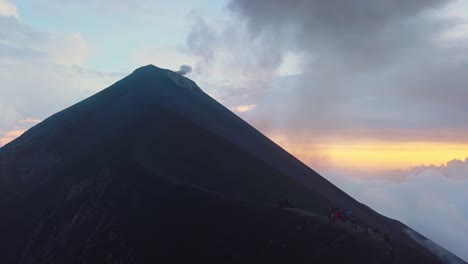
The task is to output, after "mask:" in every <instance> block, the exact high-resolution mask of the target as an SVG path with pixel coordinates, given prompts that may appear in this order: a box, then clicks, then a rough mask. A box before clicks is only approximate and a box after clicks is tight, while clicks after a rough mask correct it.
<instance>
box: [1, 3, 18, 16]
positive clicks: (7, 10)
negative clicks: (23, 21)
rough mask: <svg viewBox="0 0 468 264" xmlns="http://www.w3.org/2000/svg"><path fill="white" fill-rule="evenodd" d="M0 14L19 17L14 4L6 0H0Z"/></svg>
mask: <svg viewBox="0 0 468 264" xmlns="http://www.w3.org/2000/svg"><path fill="white" fill-rule="evenodd" d="M0 16H6V17H8V16H9V17H14V18H16V19H19V14H18V10H17V9H16V6H15V5H14V4H12V3H11V2H9V1H8V0H0Z"/></svg>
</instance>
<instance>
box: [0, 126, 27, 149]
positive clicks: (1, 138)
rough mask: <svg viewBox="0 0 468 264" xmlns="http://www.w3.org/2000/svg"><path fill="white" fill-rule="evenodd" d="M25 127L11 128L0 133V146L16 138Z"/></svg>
mask: <svg viewBox="0 0 468 264" xmlns="http://www.w3.org/2000/svg"><path fill="white" fill-rule="evenodd" d="M24 131H25V129H21V128H15V129H13V130H9V131H7V132H5V133H3V134H0V147H2V146H3V145H5V144H7V143H9V142H10V141H12V140H14V139H15V138H17V137H19V136H21V134H23V133H24Z"/></svg>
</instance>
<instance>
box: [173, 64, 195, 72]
mask: <svg viewBox="0 0 468 264" xmlns="http://www.w3.org/2000/svg"><path fill="white" fill-rule="evenodd" d="M191 71H192V67H190V66H189V65H185V64H184V65H180V68H179V70H178V71H176V72H177V73H178V74H180V75H187V74H189V73H190V72H191Z"/></svg>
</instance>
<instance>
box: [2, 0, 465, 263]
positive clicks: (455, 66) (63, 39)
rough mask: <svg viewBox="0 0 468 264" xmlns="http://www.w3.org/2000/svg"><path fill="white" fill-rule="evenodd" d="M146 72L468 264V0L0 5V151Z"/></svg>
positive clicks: (30, 0)
mask: <svg viewBox="0 0 468 264" xmlns="http://www.w3.org/2000/svg"><path fill="white" fill-rule="evenodd" d="M147 64H154V65H156V66H159V67H162V68H168V69H172V70H178V69H179V67H180V66H181V65H189V66H191V68H192V69H193V70H192V72H190V73H189V74H188V75H187V77H188V78H191V79H193V80H194V81H196V82H197V83H198V84H199V86H200V87H201V88H202V89H203V90H204V91H205V92H207V93H208V94H209V95H211V96H212V97H214V98H215V99H216V100H218V101H219V102H221V103H223V104H224V105H225V106H226V107H228V108H229V109H231V110H232V111H233V112H235V113H236V114H238V115H239V116H241V117H242V118H243V119H245V120H246V121H248V122H249V123H250V124H252V125H253V126H255V127H256V128H257V129H259V130H260V131H261V132H263V133H264V134H266V135H267V136H269V137H270V138H271V139H272V140H273V141H275V142H277V143H278V144H280V145H281V146H283V147H284V148H285V149H286V150H288V151H290V152H291V153H293V154H294V155H296V156H297V157H298V158H300V159H301V160H303V161H304V162H305V163H307V164H308V165H310V166H311V167H312V168H314V169H316V170H318V171H319V172H321V173H322V175H324V176H325V177H326V178H327V179H329V180H330V181H332V182H333V183H334V184H336V185H338V186H339V187H340V188H342V189H343V190H345V191H346V192H348V193H349V194H351V195H352V196H354V197H355V198H357V199H358V200H360V201H363V202H365V203H367V204H368V205H370V206H371V207H372V208H374V209H376V210H378V211H379V212H382V213H384V214H386V215H388V216H391V217H395V218H398V219H400V220H402V221H404V222H405V223H407V224H409V225H410V226H411V227H413V228H415V229H416V230H417V231H419V232H421V233H422V234H424V235H427V236H428V237H429V238H431V239H433V240H434V241H436V242H438V243H440V244H441V245H443V246H445V247H447V248H449V249H450V250H452V251H453V252H455V253H457V254H459V256H461V257H463V258H464V259H465V260H468V253H467V252H466V250H465V249H466V248H465V249H464V246H466V244H467V243H468V207H467V204H466V200H467V199H468V196H467V195H466V189H467V188H468V159H465V158H467V157H468V133H467V132H468V104H467V102H468V73H467V69H468V1H465V0H458V1H456V0H414V1H413V0H411V1H406V0H360V1H341V0H327V1H321V0H290V1H284V0H225V1H213V0H184V1H182V0H180V1H179V0H172V1H162V0H152V1H150V0H0V146H2V145H4V144H7V143H8V142H9V141H11V140H13V139H14V138H16V137H18V136H19V135H20V134H21V133H22V132H23V131H25V130H26V129H28V128H30V127H31V126H33V125H35V124H37V123H38V122H40V121H41V120H44V119H45V118H47V117H48V116H50V115H52V114H54V113H55V112H57V111H60V110H62V109H64V108H66V107H68V106H70V105H72V104H74V103H76V102H78V101H80V100H82V99H84V98H86V97H88V96H91V95H93V94H94V93H96V92H98V91H100V90H102V89H103V88H105V87H107V86H109V85H111V84H113V83H114V82H116V81H117V80H119V79H121V78H123V77H125V76H126V75H128V74H130V73H131V72H132V71H133V70H134V69H135V68H137V67H140V66H143V65H147ZM431 165H432V166H431ZM434 205H436V206H434ZM416 215H417V216H418V217H416ZM426 216H427V217H426ZM421 218H422V219H428V218H431V219H434V220H433V221H421Z"/></svg>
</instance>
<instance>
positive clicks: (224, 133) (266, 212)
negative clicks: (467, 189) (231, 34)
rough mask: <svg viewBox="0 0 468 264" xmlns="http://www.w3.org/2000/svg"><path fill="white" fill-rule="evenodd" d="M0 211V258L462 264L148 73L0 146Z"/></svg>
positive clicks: (181, 84)
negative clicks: (345, 214) (337, 216)
mask: <svg viewBox="0 0 468 264" xmlns="http://www.w3.org/2000/svg"><path fill="white" fill-rule="evenodd" d="M280 197H287V198H289V199H291V200H292V201H294V205H295V208H294V209H293V208H287V209H280V208H278V206H277V201H278V199H279V198H280ZM329 207H334V208H343V209H349V210H352V211H353V214H354V215H355V217H356V220H357V223H358V226H359V227H360V228H359V229H355V228H351V226H350V225H349V224H346V223H331V222H330V221H329V220H328V219H327V215H328V208H329ZM0 212H2V217H0V234H1V236H0V249H1V250H0V261H1V263H153V262H157V261H161V262H171V263H178V262H189V261H190V262H214V263H246V262H254V261H255V262H256V263H314V262H316V263H342V262H351V263H446V262H451V263H464V262H463V261H462V260H460V259H459V258H457V257H456V256H454V255H453V254H451V253H450V252H448V251H446V250H444V249H442V248H440V247H438V246H437V245H435V244H433V243H431V242H430V241H429V240H427V239H426V238H424V237H422V236H421V235H419V234H417V233H416V232H414V231H413V230H411V229H409V228H408V227H406V226H405V225H403V224H402V223H400V222H398V221H395V220H392V219H389V218H386V217H384V216H382V215H380V214H378V213H376V212H375V211H373V210H372V209H370V208H369V207H367V206H365V205H364V204H361V203H359V202H358V201H356V200H354V199H353V198H352V197H350V196H348V195H347V194H346V193H344V192H343V191H341V190H340V189H338V188H337V187H335V186H334V185H333V184H331V183H330V182H328V181H327V180H325V179H324V178H323V177H321V176H320V175H319V174H317V173H316V172H314V171H313V170H311V169H310V168H308V167H307V166H306V165H304V164H303V163H301V162H300V161H299V160H297V159H296V158H294V157H293V156H292V155H290V154H289V153H287V152H286V151H284V150H283V149H281V148H280V147H279V146H277V145H276V144H274V143H273V142H272V141H270V140H269V139H268V138H266V137H265V136H263V135H262V134H261V133H260V132H258V131H257V130H255V129H254V128H253V127H251V126H250V125H248V124H247V123H246V122H244V121H243V120H241V119H240V118H239V117H237V116H236V115H234V114H233V113H231V112H230V111H229V110H227V109H226V108H224V107H223V106H222V105H221V104H219V103H217V102H216V101H215V100H214V99H212V98H211V97H209V96H208V95H207V94H205V93H204V92H203V91H202V90H201V89H200V88H199V87H198V86H197V85H196V84H195V83H194V82H193V81H191V80H189V79H187V78H185V77H183V76H181V75H179V74H177V73H174V72H172V71H169V70H165V69H160V68H158V67H155V66H152V65H149V66H145V67H142V68H139V69H137V70H135V71H134V72H133V73H132V74H131V75H129V76H128V77H126V78H124V79H122V80H120V81H118V82H117V83H115V84H114V85H112V86H110V87H108V88H107V89H105V90H103V91H101V92H99V93H97V94H96V95H94V96H92V97H90V98H88V99H86V100H84V101H82V102H80V103H78V104H76V105H74V106H72V107H70V108H68V109H65V110H64V111H62V112H59V113H57V114H55V115H53V116H51V117H50V118H48V119H46V120H45V121H43V122H42V123H40V124H38V125H36V126H35V127H33V128H31V129H30V130H28V131H27V132H25V133H24V134H23V135H22V136H21V137H19V138H18V139H16V140H14V141H13V142H11V143H9V144H7V145H6V146H4V147H3V148H1V149H0ZM369 226H370V227H372V229H373V230H374V232H373V233H372V234H367V233H366V232H363V230H367V227H369ZM384 233H387V234H388V235H389V237H390V243H389V242H388V241H384V235H383V234H384Z"/></svg>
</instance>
